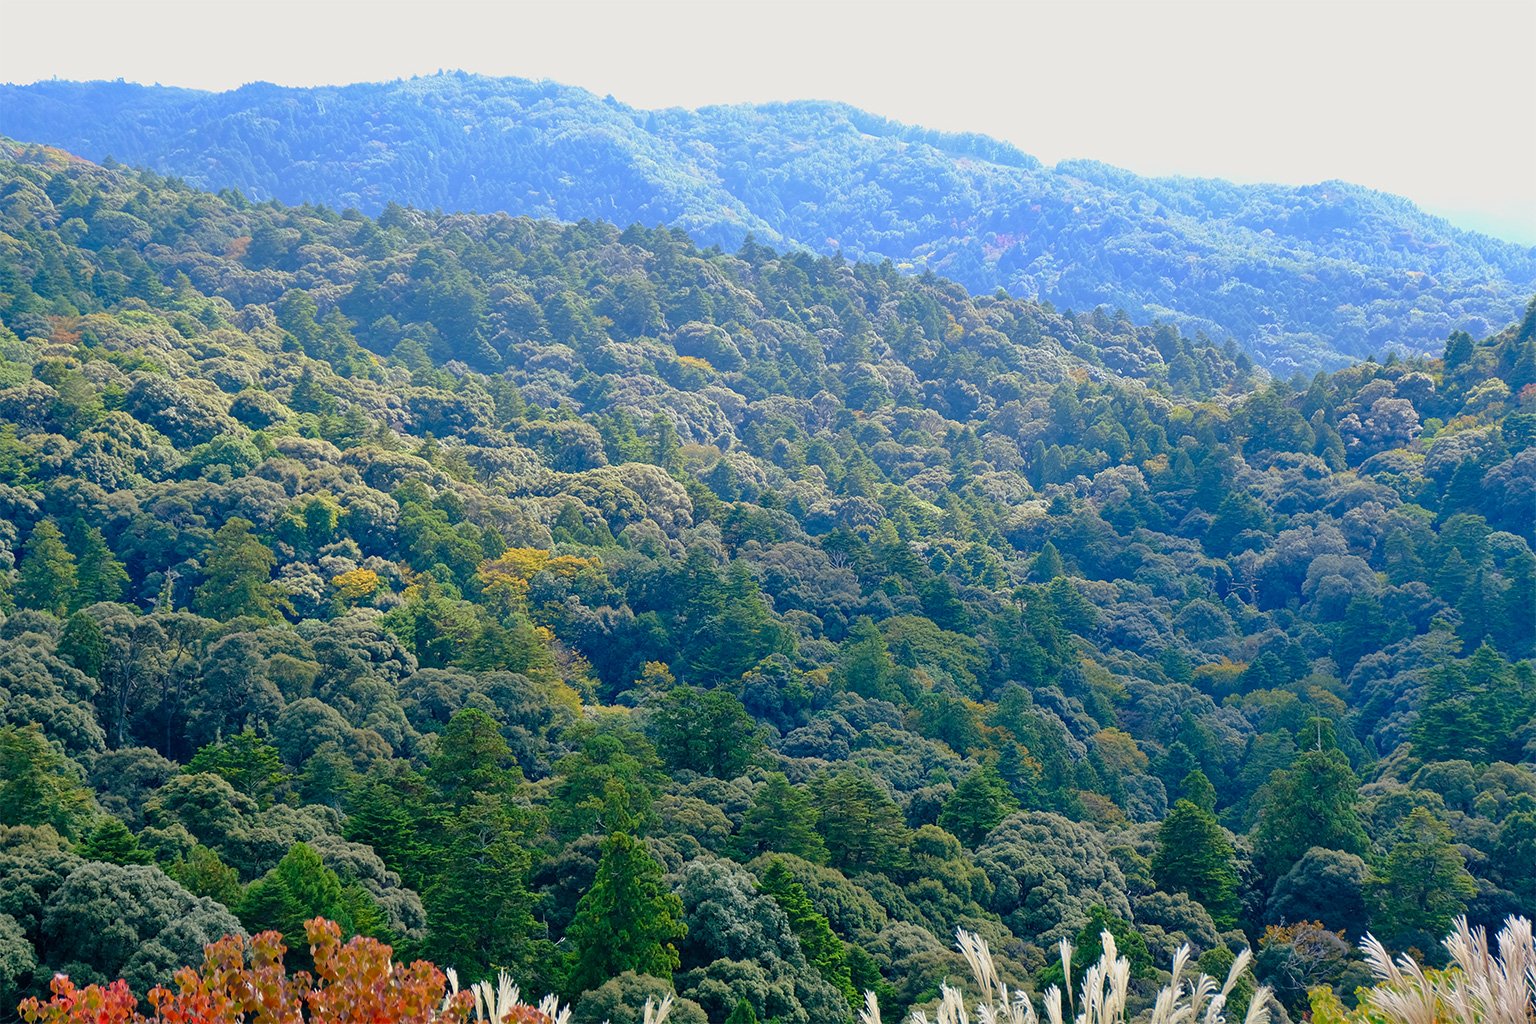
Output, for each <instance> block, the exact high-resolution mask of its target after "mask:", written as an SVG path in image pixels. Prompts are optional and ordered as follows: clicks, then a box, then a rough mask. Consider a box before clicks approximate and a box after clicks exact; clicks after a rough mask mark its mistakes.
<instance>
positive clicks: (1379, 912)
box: [1370, 807, 1477, 949]
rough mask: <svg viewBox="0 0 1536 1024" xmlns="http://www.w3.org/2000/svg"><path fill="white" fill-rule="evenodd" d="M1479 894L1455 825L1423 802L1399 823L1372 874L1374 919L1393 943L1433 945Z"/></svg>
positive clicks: (1423, 947) (1397, 945) (1401, 945)
mask: <svg viewBox="0 0 1536 1024" xmlns="http://www.w3.org/2000/svg"><path fill="white" fill-rule="evenodd" d="M1475 895H1477V883H1476V882H1475V881H1473V879H1472V876H1471V874H1469V873H1468V872H1467V868H1466V861H1465V860H1464V858H1463V857H1462V855H1461V851H1459V850H1457V849H1456V847H1455V846H1454V845H1453V844H1452V842H1451V830H1450V829H1449V828H1447V827H1446V826H1445V824H1444V823H1443V822H1441V821H1439V820H1438V819H1436V818H1435V816H1434V815H1432V814H1431V813H1430V812H1429V811H1428V810H1426V809H1425V808H1423V807H1416V808H1414V809H1413V812H1412V813H1411V814H1409V815H1408V818H1407V820H1405V821H1404V822H1403V824H1402V825H1401V826H1399V828H1398V830H1397V834H1396V836H1395V837H1394V841H1393V842H1392V845H1391V846H1390V847H1389V848H1388V850H1387V856H1386V859H1385V860H1384V861H1383V862H1382V864H1381V869H1380V872H1379V873H1378V874H1377V875H1376V876H1375V877H1373V878H1372V880H1371V886H1370V899H1371V903H1372V908H1373V914H1372V921H1373V923H1374V924H1375V927H1377V928H1379V929H1380V930H1381V938H1382V940H1383V941H1384V942H1387V943H1390V944H1391V945H1392V946H1393V948H1396V949H1406V948H1408V947H1409V946H1414V947H1416V948H1419V949H1429V948H1433V944H1434V937H1435V936H1437V935H1443V934H1445V933H1446V931H1447V930H1448V929H1449V928H1450V926H1451V922H1452V921H1454V920H1455V919H1456V917H1457V915H1459V914H1461V913H1462V912H1463V911H1464V910H1465V909H1466V906H1467V901H1468V900H1470V899H1471V898H1472V897H1473V896H1475Z"/></svg>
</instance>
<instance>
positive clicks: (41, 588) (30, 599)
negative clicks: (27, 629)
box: [15, 519, 78, 618]
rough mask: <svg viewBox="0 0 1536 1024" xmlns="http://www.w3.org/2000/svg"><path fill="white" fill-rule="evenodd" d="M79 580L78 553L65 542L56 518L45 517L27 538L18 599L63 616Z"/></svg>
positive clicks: (18, 587) (72, 598) (28, 604)
mask: <svg viewBox="0 0 1536 1024" xmlns="http://www.w3.org/2000/svg"><path fill="white" fill-rule="evenodd" d="M77 582H78V581H77V577H76V571H75V556H74V555H72V554H70V552H69V549H68V548H67V547H65V546H64V535H63V534H62V533H60V532H59V528H58V526H57V525H55V524H54V521H53V520H52V519H44V520H43V521H42V522H40V523H38V524H37V525H36V526H35V527H33V528H32V536H30V537H28V538H27V546H26V554H25V555H23V556H22V559H21V572H20V575H19V576H18V577H17V580H16V591H15V593H16V603H17V604H19V605H21V607H23V608H36V609H38V610H40V611H45V612H52V613H53V614H55V615H57V616H59V617H60V618H62V617H63V616H64V615H66V614H67V613H68V612H69V609H70V608H71V607H72V606H73V605H74V602H75V589H76V585H77Z"/></svg>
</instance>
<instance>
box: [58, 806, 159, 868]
mask: <svg viewBox="0 0 1536 1024" xmlns="http://www.w3.org/2000/svg"><path fill="white" fill-rule="evenodd" d="M75 852H76V853H78V854H79V855H80V856H82V857H84V858H85V859H86V860H104V861H106V862H107V863H109V864H148V863H150V862H151V861H153V860H154V857H153V856H152V855H151V854H150V853H149V852H148V851H147V850H142V849H140V848H139V841H138V839H137V837H135V836H134V834H133V833H132V832H130V831H128V826H127V825H124V824H123V823H122V822H121V821H120V820H118V819H117V818H112V817H104V818H102V819H101V820H100V821H99V822H98V823H97V824H96V827H95V828H93V829H91V831H90V832H88V833H87V834H86V836H85V840H84V841H83V842H81V844H80V845H79V846H78V847H76V849H75Z"/></svg>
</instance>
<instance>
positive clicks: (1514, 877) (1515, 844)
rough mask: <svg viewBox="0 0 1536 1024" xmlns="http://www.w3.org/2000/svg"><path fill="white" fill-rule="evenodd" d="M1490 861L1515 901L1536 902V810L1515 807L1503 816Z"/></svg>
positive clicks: (1529, 904) (1524, 904) (1525, 905)
mask: <svg viewBox="0 0 1536 1024" xmlns="http://www.w3.org/2000/svg"><path fill="white" fill-rule="evenodd" d="M1493 864H1494V868H1495V870H1496V871H1497V872H1498V875H1499V878H1500V879H1501V880H1502V881H1503V883H1504V887H1505V888H1506V889H1508V890H1509V891H1510V892H1512V893H1514V894H1515V900H1516V902H1517V905H1519V906H1523V907H1530V906H1536V871H1532V870H1531V865H1532V864H1536V811H1519V812H1516V813H1515V814H1511V815H1510V816H1509V817H1507V818H1505V819H1504V825H1503V827H1502V828H1500V829H1499V844H1498V846H1497V847H1495V848H1494V853H1493Z"/></svg>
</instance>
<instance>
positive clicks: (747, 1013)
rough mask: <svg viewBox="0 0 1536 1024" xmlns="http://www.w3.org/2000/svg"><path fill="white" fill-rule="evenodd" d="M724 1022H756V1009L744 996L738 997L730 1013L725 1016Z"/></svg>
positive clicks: (733, 1023) (739, 1023) (750, 1023)
mask: <svg viewBox="0 0 1536 1024" xmlns="http://www.w3.org/2000/svg"><path fill="white" fill-rule="evenodd" d="M725 1024H757V1011H756V1010H754V1009H752V1004H751V1003H749V1002H747V1001H746V999H745V998H742V999H738V1000H736V1006H735V1007H734V1008H733V1009H732V1010H731V1015H730V1016H729V1017H727V1018H725Z"/></svg>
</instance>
